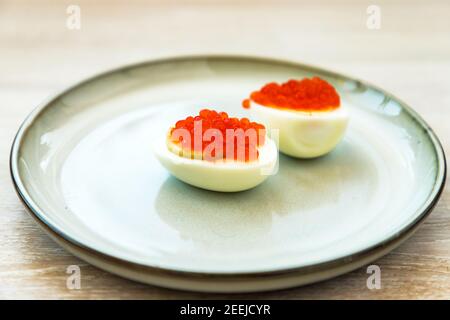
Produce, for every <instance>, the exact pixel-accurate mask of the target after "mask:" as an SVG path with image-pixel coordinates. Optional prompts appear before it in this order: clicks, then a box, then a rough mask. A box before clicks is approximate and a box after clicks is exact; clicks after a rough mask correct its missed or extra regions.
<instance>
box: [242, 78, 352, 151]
mask: <svg viewBox="0 0 450 320" xmlns="http://www.w3.org/2000/svg"><path fill="white" fill-rule="evenodd" d="M243 106H244V108H248V109H249V110H250V113H251V115H252V117H254V118H255V119H257V120H258V121H261V122H262V123H263V124H265V125H266V126H267V127H268V128H269V129H270V130H274V129H275V130H278V138H279V141H278V143H279V149H280V151H281V152H283V153H285V154H287V155H289V156H292V157H297V158H314V157H319V156H322V155H324V154H326V153H328V152H330V151H331V150H333V149H334V148H335V147H336V145H337V144H338V143H339V142H340V141H341V139H342V138H343V136H344V134H345V131H346V128H347V125H348V121H349V114H348V111H347V109H346V108H345V107H344V106H342V105H341V103H340V97H339V95H338V93H337V92H336V90H335V89H334V87H333V86H332V85H331V84H329V83H328V82H326V81H325V80H323V79H320V78H318V77H314V78H311V79H308V78H305V79H302V80H289V81H287V82H285V83H282V84H278V83H269V84H267V85H265V86H264V87H262V88H261V89H260V90H259V91H254V92H253V93H252V94H251V95H250V98H249V99H246V100H244V102H243Z"/></svg>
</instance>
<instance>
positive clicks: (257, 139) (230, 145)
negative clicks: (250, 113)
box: [170, 109, 265, 162]
mask: <svg viewBox="0 0 450 320" xmlns="http://www.w3.org/2000/svg"><path fill="white" fill-rule="evenodd" d="M196 128H200V129H201V131H200V132H198V133H199V134H201V142H200V143H199V144H197V145H196V144H195V138H196V133H197V132H195V130H196ZM177 129H185V130H186V131H185V132H187V133H188V135H189V138H190V143H187V144H186V143H183V136H180V134H179V132H178V133H177V134H175V133H176V130H177ZM208 129H217V130H214V131H215V133H216V134H220V135H221V138H220V139H221V140H219V141H221V142H222V144H221V148H216V149H214V150H212V156H213V157H214V158H215V160H217V159H227V160H239V161H246V162H248V161H251V160H255V159H254V157H256V158H258V155H259V153H258V150H257V148H258V147H260V146H262V145H263V144H264V137H265V127H264V125H262V124H260V123H257V122H251V121H250V120H249V119H247V118H242V119H239V118H230V117H229V116H228V114H227V113H226V112H217V111H215V110H209V109H203V110H201V111H200V112H199V114H198V116H195V117H191V116H190V117H187V118H186V119H183V120H179V121H177V122H176V124H175V126H174V127H173V128H172V129H171V131H170V139H171V141H172V143H175V144H179V145H181V146H182V147H183V149H189V150H188V151H191V152H192V151H194V152H196V153H200V152H202V158H203V159H205V155H204V152H205V150H206V149H207V148H208V146H209V145H211V143H213V142H214V141H215V140H216V139H217V138H216V137H215V136H213V137H209V139H206V138H205V137H206V135H205V133H207V131H208ZM240 129H241V130H240ZM210 132H212V131H210ZM198 133H197V134H198ZM218 143H220V142H218ZM199 147H200V148H201V150H200V149H197V148H199ZM217 149H219V150H217ZM210 151H211V149H210ZM243 155H245V158H244V157H243ZM252 155H254V156H252Z"/></svg>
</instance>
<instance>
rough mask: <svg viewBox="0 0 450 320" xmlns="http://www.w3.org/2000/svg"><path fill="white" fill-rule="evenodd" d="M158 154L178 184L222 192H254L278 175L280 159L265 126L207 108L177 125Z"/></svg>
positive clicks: (161, 143)
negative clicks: (182, 183) (250, 190)
mask: <svg viewBox="0 0 450 320" xmlns="http://www.w3.org/2000/svg"><path fill="white" fill-rule="evenodd" d="M154 151H155V155H156V157H157V159H158V160H159V161H160V163H161V164H162V165H163V166H164V167H165V168H166V169H167V170H168V171H169V172H170V173H171V174H172V175H173V176H175V177H176V178H178V179H179V180H181V181H183V182H185V183H188V184H190V185H193V186H195V187H199V188H203V189H207V190H212V191H222V192H236V191H243V190H247V189H251V188H254V187H256V186H257V185H259V184H261V183H262V182H264V181H265V180H266V179H267V178H268V177H269V176H270V175H272V174H274V173H275V171H276V167H277V159H278V150H277V147H276V145H275V142H274V141H273V140H272V139H270V138H269V137H268V135H267V133H266V130H265V127H264V126H263V125H262V124H259V123H256V122H251V121H250V120H248V119H247V118H242V119H238V118H231V117H228V114H226V113H225V112H217V111H215V110H209V109H203V110H201V111H200V112H199V114H198V115H197V116H195V117H192V116H191V117H187V118H185V119H182V120H180V121H178V122H176V123H175V125H173V126H172V127H171V128H169V129H168V132H166V133H165V134H164V135H163V136H162V137H161V139H159V140H158V142H157V144H156V145H155V147H154Z"/></svg>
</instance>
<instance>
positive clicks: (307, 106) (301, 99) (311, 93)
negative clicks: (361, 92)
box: [242, 77, 341, 112]
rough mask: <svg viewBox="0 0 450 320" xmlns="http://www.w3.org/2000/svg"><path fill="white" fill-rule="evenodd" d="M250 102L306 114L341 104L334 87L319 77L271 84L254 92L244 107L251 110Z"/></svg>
mask: <svg viewBox="0 0 450 320" xmlns="http://www.w3.org/2000/svg"><path fill="white" fill-rule="evenodd" d="M250 100H253V101H254V102H256V103H258V104H260V105H263V106H266V107H272V108H283V109H292V110H296V111H306V112H311V111H331V110H334V109H337V108H339V106H340V104H341V101H340V98H339V95H338V93H337V92H336V90H335V89H334V87H333V86H332V85H331V84H329V83H328V82H327V81H325V80H323V79H321V78H319V77H313V78H311V79H308V78H305V79H302V80H289V81H287V82H285V83H282V84H278V83H276V82H271V83H268V84H266V85H265V86H264V87H262V88H261V90H259V91H254V92H252V94H251V95H250V99H245V100H244V101H243V102H242V106H243V107H244V108H247V109H248V108H250Z"/></svg>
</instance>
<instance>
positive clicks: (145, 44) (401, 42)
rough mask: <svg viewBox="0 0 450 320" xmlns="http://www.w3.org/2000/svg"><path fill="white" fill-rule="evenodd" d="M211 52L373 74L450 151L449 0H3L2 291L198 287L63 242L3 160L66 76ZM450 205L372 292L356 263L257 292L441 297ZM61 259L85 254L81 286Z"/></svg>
mask: <svg viewBox="0 0 450 320" xmlns="http://www.w3.org/2000/svg"><path fill="white" fill-rule="evenodd" d="M77 15H78V18H79V19H78V20H79V21H78V22H79V24H78V25H77V23H76V22H77V21H74V20H73V19H74V18H76V16H77ZM208 53H211V54H213V53H214V54H219V53H220V54H223V53H229V54H244V55H257V56H263V57H275V58H285V59H289V60H294V61H298V62H303V63H307V64H313V65H317V66H320V67H324V68H329V69H331V70H334V71H338V72H341V73H344V74H347V75H350V76H353V77H356V78H360V79H363V80H366V81H369V82H371V83H373V84H375V85H378V86H380V87H382V88H384V89H386V90H387V91H390V92H392V93H393V94H394V95H396V96H398V97H400V98H401V99H402V100H404V101H405V102H407V103H409V104H410V105H411V106H412V107H413V108H414V109H416V110H417V111H418V112H419V113H420V114H421V115H422V116H423V117H424V118H425V119H426V120H427V121H428V123H429V124H430V125H431V127H432V128H433V129H434V130H435V131H436V133H437V134H438V136H439V137H440V138H441V141H442V142H443V144H444V148H445V149H446V151H447V154H448V153H449V151H450V149H449V147H450V125H448V122H449V121H450V109H449V108H450V90H449V88H450V79H449V74H450V2H449V1H448V0H432V1H425V0H423V1H419V0H413V1H411V0H409V1H407V0H396V1H393V0H390V1H388V0H383V1H381V0H377V1H375V0H370V1H366V0H344V1H336V0H335V1H332V0H319V1H312V0H310V1H304V0H297V1H294V0H292V1H286V0H284V1H283V0H282V1H280V0H278V1H276V0H272V1H270V0H263V1H256V0H247V1H245V0H228V1H213V0H210V1H208V0H196V1H163V0H154V1H143V0H127V1H105V0H100V1H87V0H78V1H75V0H71V1H64V0H62V1H56V0H54V1H51V0H0V164H1V170H0V190H1V193H0V252H1V253H2V257H1V258H0V297H2V296H3V297H6V296H8V297H44V298H45V297H50V298H56V297H105V295H109V297H115V298H117V297H122V298H123V297H160V298H166V297H182V298H187V297H198V296H200V295H193V294H192V295H189V294H186V293H184V294H181V293H176V292H172V291H170V290H164V289H157V288H151V287H147V286H142V285H138V284H135V283H132V282H130V281H127V280H122V279H119V278H117V277H115V276H112V275H109V274H106V273H104V272H102V271H100V270H97V269H96V268H94V267H91V266H88V265H86V264H84V263H83V262H81V261H79V260H78V259H76V258H74V257H72V256H71V255H70V254H68V253H66V252H64V251H63V250H62V249H60V248H59V247H58V246H56V244H54V243H53V242H52V241H51V240H49V239H48V238H47V236H45V235H44V234H43V233H42V231H40V230H39V229H38V227H37V226H36V225H35V224H34V222H33V221H32V220H31V218H30V217H28V215H27V214H26V213H25V211H24V209H23V207H22V206H21V205H20V203H19V201H18V199H17V197H16V196H15V194H14V191H13V189H12V187H11V184H10V179H9V172H8V167H7V162H8V153H9V148H10V145H11V142H12V139H13V136H14V134H15V132H16V131H17V129H18V126H19V125H20V123H21V122H22V120H23V119H24V117H25V116H26V115H27V114H28V113H29V112H30V111H31V110H32V109H33V108H34V107H35V106H37V105H38V104H39V103H40V102H41V101H42V100H44V99H45V98H47V97H48V96H50V95H53V94H55V93H56V92H57V91H59V90H61V89H63V88H64V87H67V86H69V85H71V84H73V83H75V82H77V81H80V80H82V79H84V78H86V77H88V76H91V75H94V74H96V73H98V72H101V71H105V70H107V69H110V68H115V67H117V66H119V65H123V64H129V63H134V62H139V61H142V60H147V59H154V58H160V57H168V56H180V55H191V54H208ZM449 208H450V195H449V194H448V193H447V192H446V193H445V194H444V196H443V200H441V202H440V203H439V205H438V207H437V209H436V210H435V212H434V213H433V214H432V216H431V218H430V219H428V220H427V222H426V223H425V225H424V226H423V227H422V228H421V229H420V230H419V232H418V233H417V234H416V235H415V236H414V239H415V240H414V241H409V242H407V243H406V244H405V245H403V246H401V247H400V248H399V249H397V250H396V251H395V252H394V253H392V254H390V255H388V256H387V257H385V258H383V259H381V260H380V261H379V264H380V265H381V266H382V269H383V272H384V273H383V276H385V277H387V279H388V280H387V281H388V282H386V283H388V284H387V285H388V286H390V288H391V290H383V292H370V291H369V290H367V289H366V288H365V279H366V273H365V270H358V271H355V272H353V273H350V274H348V275H345V276H343V277H340V278H338V279H334V280H332V281H328V282H326V283H321V284H317V285H314V286H308V287H307V288H302V289H294V290H289V291H286V292H282V293H271V294H265V295H264V294H263V295H259V297H269V298H278V297H288V298H301V297H309V298H327V297H341V298H348V297H350V298H351V297H353V298H358V297H363V298H372V297H385V298H408V297H416V298H417V297H422V298H423V297H446V298H450V274H449V271H448V270H449V266H450V254H449V250H448V248H446V247H445V246H443V245H441V244H442V243H447V242H450V236H449V235H448V234H449V232H448V231H449V229H450V225H449V223H448V221H449V218H450V213H449V211H450V209H449ZM445 228H447V230H445ZM417 248H420V252H422V253H426V254H423V255H420V256H419V255H417V256H416V252H417V250H416V249H417ZM69 264H79V265H81V266H84V267H83V268H84V269H83V270H84V271H83V272H85V276H86V277H87V279H88V280H89V281H88V282H87V283H88V284H87V286H88V287H87V288H86V289H85V290H83V293H79V292H70V291H68V290H67V289H66V287H65V278H66V274H65V268H66V267H67V265H69ZM254 297H256V296H254Z"/></svg>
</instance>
